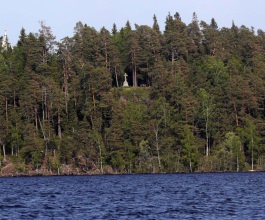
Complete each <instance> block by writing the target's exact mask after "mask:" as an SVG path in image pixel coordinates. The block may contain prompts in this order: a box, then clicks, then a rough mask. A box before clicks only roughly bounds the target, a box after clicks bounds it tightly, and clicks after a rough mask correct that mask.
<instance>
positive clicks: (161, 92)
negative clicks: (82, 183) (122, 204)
mask: <svg viewBox="0 0 265 220" xmlns="http://www.w3.org/2000/svg"><path fill="white" fill-rule="evenodd" d="M153 21H154V23H153V26H152V27H149V26H146V25H137V24H135V27H134V28H132V27H131V24H130V22H129V21H127V23H126V25H125V27H122V28H121V29H120V30H117V27H116V25H115V24H114V25H113V28H112V30H111V31H109V30H107V29H106V28H104V27H103V28H102V29H101V30H100V31H97V30H96V29H94V28H93V27H90V26H88V25H86V24H83V23H81V22H78V23H77V24H76V27H75V28H74V35H73V36H72V37H65V38H64V39H62V40H61V41H60V42H56V41H55V36H53V34H52V31H51V29H50V27H48V26H46V25H45V24H44V23H42V22H41V23H40V31H39V33H36V34H34V33H29V34H27V33H26V30H24V29H23V28H22V30H21V33H20V36H19V40H18V42H17V44H16V46H14V47H13V48H11V47H10V45H9V44H7V46H4V47H2V48H1V53H0V84H1V85H0V145H1V151H0V152H1V158H0V159H1V160H0V161H1V164H0V166H1V170H2V171H4V170H5V168H6V167H7V165H9V166H11V164H12V165H13V169H12V170H15V171H16V172H24V173H25V172H28V171H33V170H34V171H36V172H42V173H45V172H50V173H57V172H58V173H65V172H69V173H70V172H71V173H72V172H73V173H93V172H94V173H112V172H117V173H153V172H196V171H203V172H204V171H205V172H211V171H242V170H251V169H256V170H264V169H265V147H264V144H265V138H264V134H265V97H264V96H265V87H264V82H265V32H263V31H262V30H258V31H257V33H255V31H254V29H253V28H251V29H249V28H247V27H245V26H241V27H237V26H236V25H235V24H234V23H232V26H231V28H224V27H223V28H219V27H218V25H217V23H216V21H215V20H214V19H212V20H211V21H210V23H209V24H208V23H206V22H204V21H201V22H199V21H198V20H197V16H196V14H195V13H194V14H193V18H192V21H191V23H190V24H188V25H187V24H185V23H184V22H182V20H181V17H180V15H179V14H178V13H176V14H175V15H174V16H172V15H170V14H169V15H168V16H167V17H166V21H165V30H164V31H163V32H162V31H161V30H160V28H159V25H158V22H157V19H156V16H154V18H153ZM2 40H3V38H2ZM1 45H2V44H1ZM125 72H126V73H127V74H128V82H129V85H130V87H128V88H125V87H122V84H123V81H124V73H125ZM66 168H67V169H68V171H66Z"/></svg>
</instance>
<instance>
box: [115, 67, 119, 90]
mask: <svg viewBox="0 0 265 220" xmlns="http://www.w3.org/2000/svg"><path fill="white" fill-rule="evenodd" d="M114 71H115V79H116V86H117V88H118V87H119V82H118V74H117V66H116V65H115V67H114Z"/></svg>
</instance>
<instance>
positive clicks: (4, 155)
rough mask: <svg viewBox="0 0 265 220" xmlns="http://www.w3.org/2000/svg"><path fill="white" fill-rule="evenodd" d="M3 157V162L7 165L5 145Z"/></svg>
mask: <svg viewBox="0 0 265 220" xmlns="http://www.w3.org/2000/svg"><path fill="white" fill-rule="evenodd" d="M3 157H4V159H3V162H4V163H5V162H6V146H5V144H3Z"/></svg>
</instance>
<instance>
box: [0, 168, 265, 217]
mask: <svg viewBox="0 0 265 220" xmlns="http://www.w3.org/2000/svg"><path fill="white" fill-rule="evenodd" d="M0 189H1V191H0V219H265V173H218V174H177V175H166V174H165V175H120V176H108V175H106V176H68V177H66V176H62V177H59V176H57V177H25V178H24V177H21V178H0Z"/></svg>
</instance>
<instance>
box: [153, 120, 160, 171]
mask: <svg viewBox="0 0 265 220" xmlns="http://www.w3.org/2000/svg"><path fill="white" fill-rule="evenodd" d="M154 126H155V127H154V133H155V141H156V144H155V145H156V152H157V160H158V167H159V170H160V169H161V160H160V153H159V143H158V124H156V125H154Z"/></svg>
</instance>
